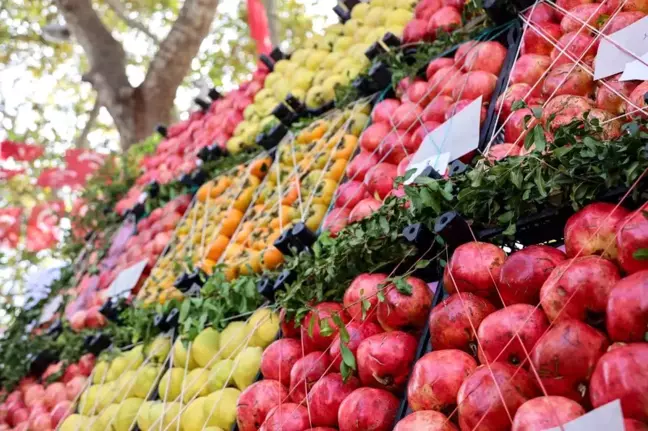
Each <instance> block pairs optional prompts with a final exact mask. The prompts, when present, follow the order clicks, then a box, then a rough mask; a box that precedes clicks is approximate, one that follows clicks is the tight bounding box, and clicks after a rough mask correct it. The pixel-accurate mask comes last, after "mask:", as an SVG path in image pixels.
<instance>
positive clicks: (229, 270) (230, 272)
mask: <svg viewBox="0 0 648 431" xmlns="http://www.w3.org/2000/svg"><path fill="white" fill-rule="evenodd" d="M238 269H239V268H238V266H236V265H227V266H226V267H225V270H224V273H225V279H226V280H227V281H232V280H234V279H235V278H236V277H238Z"/></svg>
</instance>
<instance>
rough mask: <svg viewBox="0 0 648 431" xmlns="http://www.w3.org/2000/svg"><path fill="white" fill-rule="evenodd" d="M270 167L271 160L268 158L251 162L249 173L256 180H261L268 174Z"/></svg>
mask: <svg viewBox="0 0 648 431" xmlns="http://www.w3.org/2000/svg"><path fill="white" fill-rule="evenodd" d="M270 166H272V159H271V158H270V157H264V158H262V159H257V160H253V161H252V163H250V173H251V174H252V175H254V176H255V177H257V178H263V177H265V176H266V174H267V173H268V169H270Z"/></svg>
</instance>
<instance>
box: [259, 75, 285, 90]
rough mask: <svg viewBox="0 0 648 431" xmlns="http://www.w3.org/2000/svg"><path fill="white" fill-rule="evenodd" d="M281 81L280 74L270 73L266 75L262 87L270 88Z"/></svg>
mask: <svg viewBox="0 0 648 431" xmlns="http://www.w3.org/2000/svg"><path fill="white" fill-rule="evenodd" d="M282 79H283V77H282V76H281V73H279V72H272V73H268V75H267V76H266V78H265V81H264V82H263V85H264V86H265V88H272V86H273V85H274V84H275V83H276V82H279V81H281V80H282Z"/></svg>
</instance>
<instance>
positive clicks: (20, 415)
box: [8, 407, 29, 427]
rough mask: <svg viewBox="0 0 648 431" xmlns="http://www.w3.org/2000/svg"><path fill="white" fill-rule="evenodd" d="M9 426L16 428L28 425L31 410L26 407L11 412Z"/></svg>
mask: <svg viewBox="0 0 648 431" xmlns="http://www.w3.org/2000/svg"><path fill="white" fill-rule="evenodd" d="M8 419H9V424H10V425H12V426H14V427H16V425H18V424H21V423H26V422H27V421H28V420H29V410H27V409H26V408H24V407H19V408H16V409H15V410H13V412H12V411H10V412H9V418H8Z"/></svg>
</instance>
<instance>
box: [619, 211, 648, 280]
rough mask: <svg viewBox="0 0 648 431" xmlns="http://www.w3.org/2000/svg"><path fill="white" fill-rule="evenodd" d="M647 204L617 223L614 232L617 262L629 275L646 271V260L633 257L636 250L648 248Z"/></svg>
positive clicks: (647, 262) (647, 267)
mask: <svg viewBox="0 0 648 431" xmlns="http://www.w3.org/2000/svg"><path fill="white" fill-rule="evenodd" d="M645 211H648V204H644V205H643V206H642V207H641V208H640V209H639V210H637V211H635V212H633V213H632V214H630V215H629V216H628V217H627V218H626V219H625V220H624V221H622V222H621V223H619V227H618V228H617V232H616V246H617V253H618V254H617V260H618V262H619V265H621V268H623V270H624V271H625V272H627V273H629V274H631V273H633V272H637V271H642V270H644V269H648V260H646V259H637V258H635V257H634V255H635V253H636V252H637V250H640V249H645V248H648V218H647V217H646V215H645V214H644V212H645Z"/></svg>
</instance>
